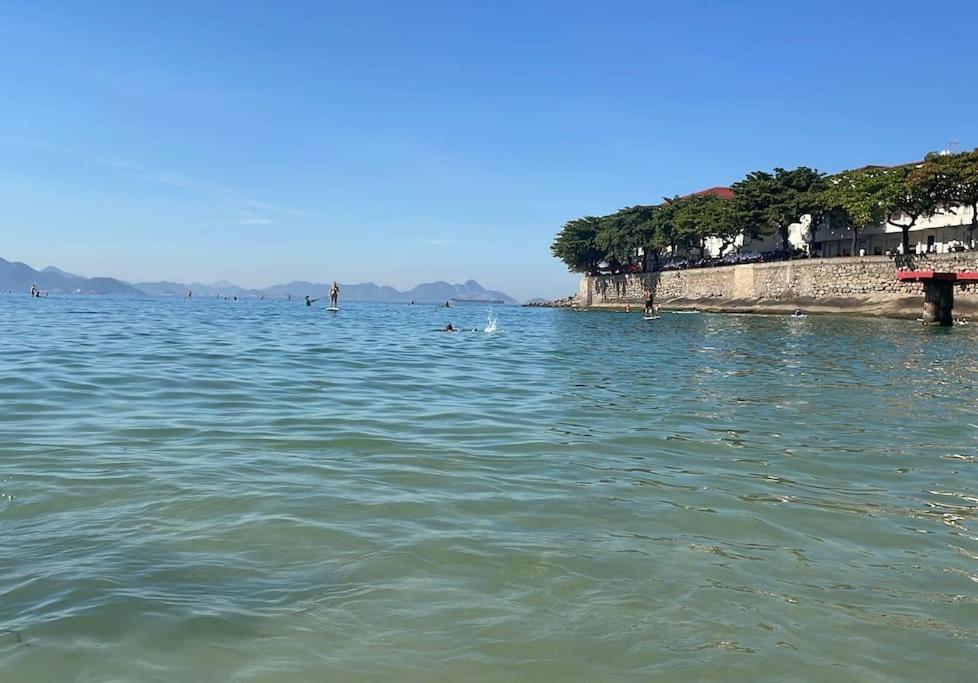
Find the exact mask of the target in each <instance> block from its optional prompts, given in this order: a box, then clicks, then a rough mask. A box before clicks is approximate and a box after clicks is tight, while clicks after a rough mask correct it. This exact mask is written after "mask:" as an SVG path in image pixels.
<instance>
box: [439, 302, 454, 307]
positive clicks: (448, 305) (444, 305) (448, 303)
mask: <svg viewBox="0 0 978 683" xmlns="http://www.w3.org/2000/svg"><path fill="white" fill-rule="evenodd" d="M441 307H442V308H451V307H452V304H451V302H450V301H446V302H445V303H443V304H442V305H441Z"/></svg>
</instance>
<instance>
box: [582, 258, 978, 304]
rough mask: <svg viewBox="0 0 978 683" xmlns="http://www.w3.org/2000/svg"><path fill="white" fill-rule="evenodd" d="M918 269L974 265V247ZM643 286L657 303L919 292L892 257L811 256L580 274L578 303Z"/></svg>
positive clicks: (632, 296) (969, 292) (960, 294)
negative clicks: (900, 275)
mask: <svg viewBox="0 0 978 683" xmlns="http://www.w3.org/2000/svg"><path fill="white" fill-rule="evenodd" d="M917 269H918V270H935V271H958V272H961V271H972V272H974V271H978V252H961V253H955V254H934V255H931V256H929V257H927V258H925V259H923V258H922V259H918V261H917ZM646 287H651V288H652V289H653V290H654V291H655V298H656V303H657V304H662V305H667V304H668V303H669V302H670V301H686V302H690V301H693V302H695V301H702V302H704V303H712V304H716V305H719V306H722V305H723V302H724V301H730V302H734V301H739V302H744V301H758V302H762V301H763V302H775V303H776V302H785V303H790V302H793V301H798V300H803V301H813V300H814V301H818V300H840V299H847V300H860V299H865V300H869V299H874V300H875V299H878V298H879V297H881V296H883V297H885V296H890V297H893V298H898V297H909V296H920V297H922V296H923V285H921V284H919V283H903V282H899V281H898V280H897V271H896V268H895V267H894V265H893V261H892V260H891V259H889V258H887V257H884V256H865V257H853V258H832V259H809V260H796V261H784V262H775V263H755V264H746V265H740V266H721V267H719V268H697V269H691V270H678V271H665V272H661V273H636V274H630V275H608V276H594V277H591V276H587V277H583V278H581V284H580V291H579V292H578V295H577V299H578V304H579V305H582V306H602V305H605V306H621V305H624V304H626V303H628V304H640V303H641V302H642V301H643V299H644V292H645V289H646ZM954 295H955V299H956V301H960V300H962V299H965V300H969V301H971V302H974V303H976V304H978V287H976V286H975V285H968V286H967V287H963V288H962V287H955V293H954Z"/></svg>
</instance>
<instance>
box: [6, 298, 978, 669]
mask: <svg viewBox="0 0 978 683" xmlns="http://www.w3.org/2000/svg"><path fill="white" fill-rule="evenodd" d="M341 304H342V302H341ZM494 313H495V318H496V325H495V331H494V332H491V333H487V332H485V331H484V330H485V328H486V326H487V322H488V310H487V309H486V308H483V307H478V306H472V307H461V306H459V307H457V308H455V309H452V310H450V311H448V310H445V309H439V308H436V307H433V306H406V305H399V306H385V305H370V304H347V305H343V306H342V310H341V311H340V312H339V313H338V314H336V315H333V314H329V313H327V312H325V311H323V310H322V308H321V307H316V308H312V309H310V308H306V307H305V306H303V305H302V304H301V303H300V302H291V303H286V302H281V301H275V302H273V301H248V302H245V301H240V302H230V301H223V300H221V301H217V300H196V299H195V300H193V301H179V300H162V299H155V300H150V299H146V300H137V299H123V298H98V297H92V298H85V297H64V298H50V299H42V300H31V299H29V298H28V297H26V296H11V295H5V296H2V297H0V681H3V682H4V683H7V682H19V681H29V682H34V681H84V682H90V681H99V682H102V681H249V682H250V681H390V680H397V681H462V680H465V681H514V680H521V681H571V680H573V681H578V680H580V681H639V680H668V681H704V680H742V681H761V680H770V681H832V682H833V683H838V682H840V681H921V680H927V681H966V680H974V679H975V676H976V673H975V669H976V663H978V519H976V517H978V398H976V391H975V389H976V387H975V380H976V377H978V355H976V348H978V346H976V345H978V325H976V326H973V327H958V328H954V329H951V330H935V329H925V328H921V327H920V326H918V325H916V324H914V323H911V322H904V321H885V320H864V319H846V318H833V317H808V318H800V319H793V318H788V317H775V316H732V315H707V314H670V313H664V314H663V316H662V318H661V320H657V321H654V322H651V323H650V322H645V321H643V320H642V319H641V317H640V316H639V315H638V314H633V315H625V314H621V313H597V312H595V313H577V312H572V311H567V310H539V309H518V308H497V309H496V310H495V312H494ZM448 322H452V323H453V324H455V325H456V326H458V327H461V328H463V329H466V330H472V329H475V330H476V331H464V332H460V333H457V334H445V333H442V332H439V331H437V329H438V328H440V327H441V326H443V325H444V324H446V323H448Z"/></svg>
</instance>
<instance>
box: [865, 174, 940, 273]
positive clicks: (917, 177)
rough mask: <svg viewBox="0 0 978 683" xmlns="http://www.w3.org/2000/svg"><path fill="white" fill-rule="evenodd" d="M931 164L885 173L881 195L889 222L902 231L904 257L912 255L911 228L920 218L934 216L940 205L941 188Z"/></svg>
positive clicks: (881, 185)
mask: <svg viewBox="0 0 978 683" xmlns="http://www.w3.org/2000/svg"><path fill="white" fill-rule="evenodd" d="M931 163H932V162H930V161H924V162H923V163H921V164H915V165H907V166H897V167H896V168H888V169H885V170H884V171H883V172H882V177H881V179H880V180H881V183H880V189H879V196H880V201H881V203H882V206H883V210H884V211H885V214H886V222H887V223H889V224H890V225H892V226H894V227H897V228H900V231H901V233H902V234H903V235H902V243H903V255H904V257H907V256H909V255H910V229H911V228H913V226H915V225H916V224H917V221H919V220H920V219H921V218H926V217H928V216H933V215H934V212H935V211H936V210H937V207H938V206H940V205H941V203H942V201H941V196H940V191H939V187H938V186H937V183H936V181H935V176H934V174H933V172H932V171H933V168H932V166H931V165H930V164H931Z"/></svg>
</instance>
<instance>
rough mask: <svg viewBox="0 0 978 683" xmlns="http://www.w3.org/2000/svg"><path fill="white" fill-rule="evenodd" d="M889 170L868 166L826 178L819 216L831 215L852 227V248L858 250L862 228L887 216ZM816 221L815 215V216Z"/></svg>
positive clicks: (875, 223) (832, 218) (829, 217)
mask: <svg viewBox="0 0 978 683" xmlns="http://www.w3.org/2000/svg"><path fill="white" fill-rule="evenodd" d="M885 172H886V170H885V169H883V168H881V167H878V166H876V167H874V166H868V167H866V168H862V169H856V170H853V171H843V172H842V173H839V174H837V175H834V176H831V177H829V178H827V179H826V183H825V188H824V189H823V190H822V192H821V207H820V209H819V210H817V213H818V214H819V217H828V219H829V220H830V221H831V222H832V224H833V225H836V226H839V227H846V228H849V230H851V231H852V251H851V253H852V254H853V255H855V254H856V244H857V240H858V238H859V231H860V230H862V229H863V228H865V227H868V226H870V225H879V224H880V223H882V222H883V220H884V218H885V217H886V212H885V210H884V197H883V194H882V193H883V188H884V187H885V183H886V179H885ZM812 220H813V224H814V221H815V216H813V218H812Z"/></svg>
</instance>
